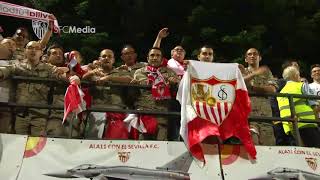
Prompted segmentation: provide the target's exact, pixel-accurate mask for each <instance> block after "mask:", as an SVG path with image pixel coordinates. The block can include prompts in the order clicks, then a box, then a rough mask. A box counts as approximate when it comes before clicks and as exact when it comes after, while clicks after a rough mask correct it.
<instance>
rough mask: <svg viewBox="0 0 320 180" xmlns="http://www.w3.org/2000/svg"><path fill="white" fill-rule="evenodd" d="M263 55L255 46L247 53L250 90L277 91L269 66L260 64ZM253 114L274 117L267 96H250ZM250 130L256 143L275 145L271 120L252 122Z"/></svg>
mask: <svg viewBox="0 0 320 180" xmlns="http://www.w3.org/2000/svg"><path fill="white" fill-rule="evenodd" d="M261 59H262V58H261V55H260V53H259V51H258V50H257V49H255V48H250V49H248V50H247V52H246V53H245V62H246V63H248V67H247V68H245V70H244V72H243V76H244V80H245V82H246V85H247V88H248V90H249V92H254V93H273V92H276V87H277V85H276V82H275V80H274V78H273V76H272V73H271V71H270V69H269V68H268V67H267V66H260V61H261ZM250 99H251V105H252V106H251V107H252V111H251V114H250V115H251V116H266V117H272V111H271V106H270V101H269V100H268V98H265V97H250ZM250 130H251V134H252V137H253V140H254V142H255V144H260V145H268V146H270V145H275V139H274V133H273V129H272V125H271V122H270V123H264V122H259V121H258V120H256V121H253V122H250Z"/></svg>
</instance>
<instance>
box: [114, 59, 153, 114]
mask: <svg viewBox="0 0 320 180" xmlns="http://www.w3.org/2000/svg"><path fill="white" fill-rule="evenodd" d="M146 65H147V64H146V63H144V62H139V63H136V64H134V65H133V66H130V67H128V68H122V67H121V66H120V67H118V68H116V70H117V71H118V72H119V73H120V74H121V75H122V76H129V77H130V78H132V79H133V78H134V73H135V72H136V70H138V69H140V68H142V67H145V66H146ZM122 91H123V92H124V94H125V95H126V98H124V99H123V101H124V103H125V104H126V105H127V106H128V107H129V108H132V109H134V102H135V101H136V100H137V97H139V96H140V89H139V88H132V87H122Z"/></svg>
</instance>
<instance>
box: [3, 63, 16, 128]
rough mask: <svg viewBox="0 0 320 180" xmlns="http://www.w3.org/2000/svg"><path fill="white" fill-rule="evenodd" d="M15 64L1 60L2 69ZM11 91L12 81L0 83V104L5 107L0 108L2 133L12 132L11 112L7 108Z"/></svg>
mask: <svg viewBox="0 0 320 180" xmlns="http://www.w3.org/2000/svg"><path fill="white" fill-rule="evenodd" d="M13 62H15V61H11V60H0V67H7V66H10V65H11V64H12V63H13ZM10 89H11V80H10V79H7V80H4V81H2V82H0V103H1V104H3V107H2V106H0V133H8V132H10V130H11V127H10V124H11V123H10V122H11V117H12V116H11V112H10V108H9V107H7V105H6V104H7V103H8V102H9V96H10V94H9V92H10Z"/></svg>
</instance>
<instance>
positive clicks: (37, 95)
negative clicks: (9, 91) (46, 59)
mask: <svg viewBox="0 0 320 180" xmlns="http://www.w3.org/2000/svg"><path fill="white" fill-rule="evenodd" d="M54 70H55V67H54V66H52V65H49V64H44V63H41V62H40V63H39V64H38V65H36V66H32V65H31V64H30V63H29V62H27V61H23V62H19V63H16V64H12V65H11V66H9V67H6V68H4V67H0V73H1V74H2V75H3V78H4V79H5V78H7V77H8V76H10V75H18V76H33V77H41V78H48V77H56V74H54V73H53V71H54ZM48 90H49V88H48V87H47V85H45V84H38V83H33V82H23V83H19V84H18V86H17V91H16V102H17V103H18V104H26V103H27V104H32V103H35V104H39V103H41V104H47V103H48V102H47V95H48ZM47 116H48V110H46V109H34V108H28V109H25V108H23V109H20V110H19V109H18V112H17V116H16V124H15V130H16V133H17V134H29V128H30V131H31V132H30V133H31V135H33V136H39V135H44V133H45V129H46V122H47V121H46V119H47Z"/></svg>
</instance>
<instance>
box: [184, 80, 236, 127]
mask: <svg viewBox="0 0 320 180" xmlns="http://www.w3.org/2000/svg"><path fill="white" fill-rule="evenodd" d="M236 82H237V81H236V80H228V81H225V80H219V79H217V78H216V77H214V76H212V77H211V78H209V79H205V80H201V79H197V78H193V77H191V93H190V94H191V101H192V106H193V108H194V110H195V112H196V113H197V115H198V116H199V117H201V118H202V119H206V120H208V121H211V122H212V123H215V124H217V125H220V124H222V122H223V120H224V119H226V117H227V116H228V114H229V112H230V111H231V108H232V105H233V103H234V99H235V86H236Z"/></svg>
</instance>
